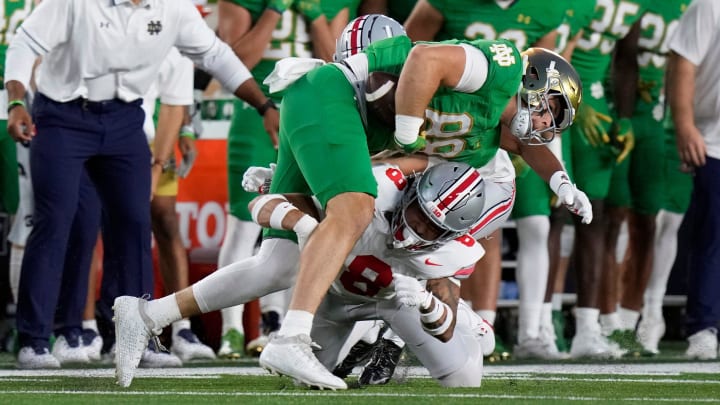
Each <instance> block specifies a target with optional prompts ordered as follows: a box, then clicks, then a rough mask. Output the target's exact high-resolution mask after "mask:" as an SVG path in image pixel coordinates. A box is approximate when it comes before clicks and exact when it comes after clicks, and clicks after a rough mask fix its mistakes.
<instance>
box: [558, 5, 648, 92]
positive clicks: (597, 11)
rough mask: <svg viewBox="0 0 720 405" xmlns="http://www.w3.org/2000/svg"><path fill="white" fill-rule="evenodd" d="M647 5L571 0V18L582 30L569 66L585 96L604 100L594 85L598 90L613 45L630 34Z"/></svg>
mask: <svg viewBox="0 0 720 405" xmlns="http://www.w3.org/2000/svg"><path fill="white" fill-rule="evenodd" d="M648 3H649V0H633V1H626V0H575V1H574V2H573V3H572V4H573V6H572V7H573V10H574V14H575V17H576V18H577V21H578V23H582V29H583V34H582V37H581V38H580V40H579V41H578V43H577V46H576V47H575V50H574V52H573V55H572V64H573V66H574V67H575V69H576V70H577V72H578V74H579V75H580V79H581V80H582V82H583V88H584V89H585V92H588V93H589V94H590V96H591V97H593V98H602V97H603V96H604V94H603V89H602V88H601V87H598V83H599V85H600V86H602V83H603V82H604V80H605V77H606V74H607V72H608V68H609V67H610V61H611V59H612V53H613V50H614V49H615V44H616V42H617V40H618V39H622V38H624V37H625V35H627V34H628V32H630V28H631V27H632V25H633V24H635V22H637V21H638V19H639V18H641V17H642V15H643V14H644V13H645V10H646V9H647V5H648ZM591 9H592V11H590V10H591ZM591 12H592V16H590V13H591ZM593 85H594V86H593Z"/></svg>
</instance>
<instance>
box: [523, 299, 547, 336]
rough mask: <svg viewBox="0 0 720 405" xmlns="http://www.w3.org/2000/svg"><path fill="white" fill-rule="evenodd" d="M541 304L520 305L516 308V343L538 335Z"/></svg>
mask: <svg viewBox="0 0 720 405" xmlns="http://www.w3.org/2000/svg"><path fill="white" fill-rule="evenodd" d="M542 308H543V306H542V304H541V305H522V306H521V307H520V308H519V310H518V343H522V342H524V341H526V340H527V339H537V338H538V337H539V336H540V317H541V316H542Z"/></svg>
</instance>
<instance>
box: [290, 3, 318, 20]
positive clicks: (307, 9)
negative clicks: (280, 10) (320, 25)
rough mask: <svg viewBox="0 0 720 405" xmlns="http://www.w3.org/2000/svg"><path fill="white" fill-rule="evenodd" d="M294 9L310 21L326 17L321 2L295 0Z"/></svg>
mask: <svg viewBox="0 0 720 405" xmlns="http://www.w3.org/2000/svg"><path fill="white" fill-rule="evenodd" d="M293 7H294V8H295V9H296V10H297V11H298V13H300V14H302V15H304V16H305V18H307V19H308V20H310V21H315V20H316V19H317V18H320V17H321V16H323V15H324V14H323V10H322V7H321V6H320V0H295V2H294V4H293Z"/></svg>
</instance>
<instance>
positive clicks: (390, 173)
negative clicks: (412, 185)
mask: <svg viewBox="0 0 720 405" xmlns="http://www.w3.org/2000/svg"><path fill="white" fill-rule="evenodd" d="M385 175H386V176H387V177H388V178H389V179H390V180H391V181H392V182H393V183H395V187H397V188H398V190H402V189H404V188H405V186H407V179H406V178H405V175H403V174H402V172H401V171H400V170H398V169H396V168H394V167H389V168H388V169H387V170H385Z"/></svg>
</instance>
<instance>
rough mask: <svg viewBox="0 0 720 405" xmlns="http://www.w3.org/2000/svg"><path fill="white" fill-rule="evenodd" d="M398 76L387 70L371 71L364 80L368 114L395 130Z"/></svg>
mask: <svg viewBox="0 0 720 405" xmlns="http://www.w3.org/2000/svg"><path fill="white" fill-rule="evenodd" d="M397 83H398V76H397V75H394V74H392V73H387V72H371V73H370V74H369V75H368V78H367V81H366V82H365V102H366V104H367V110H368V115H372V116H373V117H375V118H376V119H377V120H378V121H379V122H380V123H382V124H383V125H386V126H388V127H389V128H390V129H392V130H393V131H394V130H395V90H396V89H397Z"/></svg>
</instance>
